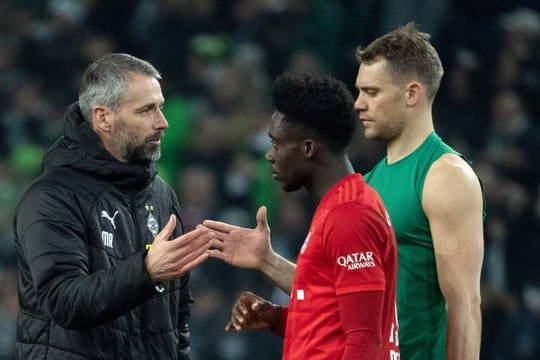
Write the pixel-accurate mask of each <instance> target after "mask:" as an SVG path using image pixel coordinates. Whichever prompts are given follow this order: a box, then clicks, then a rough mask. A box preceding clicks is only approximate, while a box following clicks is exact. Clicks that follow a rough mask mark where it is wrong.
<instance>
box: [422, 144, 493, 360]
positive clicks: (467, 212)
mask: <svg viewBox="0 0 540 360" xmlns="http://www.w3.org/2000/svg"><path fill="white" fill-rule="evenodd" d="M423 207H424V211H425V213H426V216H427V218H428V220H429V224H430V229H431V233H432V236H433V246H434V250H435V259H436V264H437V275H438V278H439V286H440V288H441V291H442V294H443V296H444V298H445V300H446V308H447V313H448V324H447V333H446V353H447V359H449V360H456V359H459V360H471V359H478V358H479V354H480V336H481V323H482V319H481V313H480V302H481V301H480V272H481V268H482V259H483V255H484V239H483V224H482V194H481V188H480V183H479V181H478V179H477V177H476V175H475V174H474V172H473V170H472V169H471V167H470V166H469V165H468V164H467V163H466V162H465V161H464V160H463V159H461V158H460V157H458V156H456V155H453V154H447V155H444V156H443V157H441V158H440V159H439V160H437V161H436V162H435V163H434V164H433V165H432V168H431V169H430V171H429V173H428V176H427V177H426V182H425V184H424V190H423Z"/></svg>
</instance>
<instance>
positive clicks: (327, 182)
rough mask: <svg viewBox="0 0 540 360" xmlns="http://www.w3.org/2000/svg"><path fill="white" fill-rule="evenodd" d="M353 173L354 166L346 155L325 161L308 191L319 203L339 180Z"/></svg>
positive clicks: (307, 187)
mask: <svg viewBox="0 0 540 360" xmlns="http://www.w3.org/2000/svg"><path fill="white" fill-rule="evenodd" d="M353 173H354V169H353V166H352V164H351V162H350V160H349V157H348V156H347V155H346V154H343V155H340V156H338V157H332V158H331V159H328V161H324V162H323V163H322V164H321V165H320V166H319V170H318V171H315V172H314V173H313V174H314V175H313V179H312V183H311V185H310V186H306V190H307V191H308V192H309V193H310V194H311V195H313V196H314V197H315V198H316V199H317V202H319V201H320V200H321V199H322V198H323V196H324V195H325V194H326V193H327V192H328V190H330V188H331V187H332V186H334V185H335V184H336V183H337V182H338V181H339V180H341V179H343V178H344V177H345V176H347V175H350V174H353Z"/></svg>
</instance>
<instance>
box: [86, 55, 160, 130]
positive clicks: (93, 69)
mask: <svg viewBox="0 0 540 360" xmlns="http://www.w3.org/2000/svg"><path fill="white" fill-rule="evenodd" d="M130 73H132V74H143V75H147V76H152V77H154V78H155V79H157V80H161V75H160V73H159V72H158V71H157V70H156V69H155V68H154V66H152V64H150V63H149V62H148V61H145V60H141V59H139V58H136V57H135V56H132V55H128V54H121V53H115V54H107V55H104V56H102V57H101V58H99V59H98V60H96V61H95V62H93V63H92V64H90V66H88V68H87V69H86V70H85V72H84V74H83V77H82V79H81V87H80V89H79V106H80V108H81V112H82V115H83V117H84V118H85V119H86V121H89V122H91V121H92V111H93V108H94V106H96V105H104V106H107V107H109V108H111V109H112V110H113V111H116V110H118V109H119V107H120V105H121V104H122V101H123V100H124V93H125V91H126V88H127V79H128V77H129V74H130Z"/></svg>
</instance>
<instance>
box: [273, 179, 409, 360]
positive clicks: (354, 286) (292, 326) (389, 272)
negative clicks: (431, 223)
mask: <svg viewBox="0 0 540 360" xmlns="http://www.w3.org/2000/svg"><path fill="white" fill-rule="evenodd" d="M396 268H397V250H396V240H395V236H394V232H393V230H392V227H391V224H390V219H389V217H388V215H387V213H386V210H385V208H384V206H383V204H382V201H381V199H380V198H379V196H378V194H377V193H376V192H375V191H374V190H373V189H372V188H371V187H369V186H368V185H367V184H366V183H365V182H364V180H363V178H362V176H361V175H360V174H353V175H349V176H346V177H345V178H343V179H342V180H340V181H339V182H338V183H337V184H336V185H334V186H333V187H332V188H331V189H330V190H329V191H328V193H327V194H326V195H325V196H324V197H323V199H322V200H321V201H320V203H319V205H318V207H317V210H316V211H315V214H314V216H313V220H312V223H311V226H310V230H309V233H308V235H307V237H306V239H305V241H304V244H303V246H302V248H301V250H300V254H299V256H298V260H297V267H296V274H295V278H294V282H293V288H292V292H291V299H290V303H289V309H288V312H287V323H286V328H285V338H284V349H283V359H287V360H292V359H310V360H319V359H321V360H322V359H340V358H341V356H342V355H343V352H344V349H345V339H346V338H345V334H344V331H343V329H342V326H341V319H340V312H339V308H338V296H339V295H343V294H351V293H356V292H362V291H384V306H383V319H382V322H381V324H382V329H381V334H382V338H383V349H384V351H383V352H382V355H381V357H380V358H381V359H385V360H387V359H399V344H398V337H397V331H398V324H397V315H396V306H395V287H396ZM358 311H359V312H360V311H370V309H369V307H367V306H364V307H359V308H358ZM349 313H350V312H349ZM358 358H359V359H362V355H361V354H358Z"/></svg>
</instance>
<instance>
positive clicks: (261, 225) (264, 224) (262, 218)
mask: <svg viewBox="0 0 540 360" xmlns="http://www.w3.org/2000/svg"><path fill="white" fill-rule="evenodd" d="M256 219H257V228H258V229H259V230H266V231H270V228H269V227H268V219H267V218H266V206H261V207H260V208H259V210H257V216H256Z"/></svg>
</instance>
